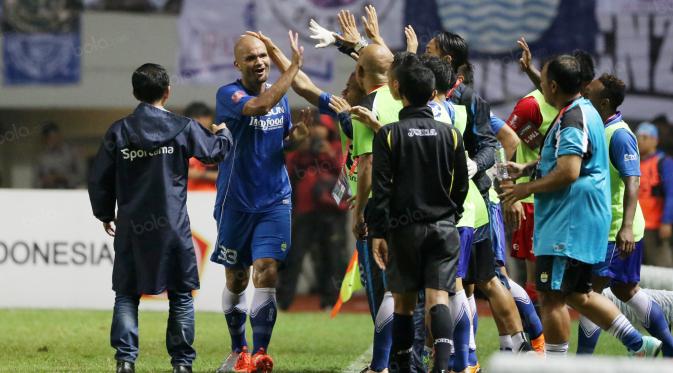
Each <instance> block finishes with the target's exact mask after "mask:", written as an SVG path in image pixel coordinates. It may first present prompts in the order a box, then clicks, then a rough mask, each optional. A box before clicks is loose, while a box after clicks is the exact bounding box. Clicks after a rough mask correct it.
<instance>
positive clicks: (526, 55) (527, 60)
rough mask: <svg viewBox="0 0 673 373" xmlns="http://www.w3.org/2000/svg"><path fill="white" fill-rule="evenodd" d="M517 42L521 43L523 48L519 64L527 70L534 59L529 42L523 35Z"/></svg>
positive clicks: (520, 45) (522, 68)
mask: <svg viewBox="0 0 673 373" xmlns="http://www.w3.org/2000/svg"><path fill="white" fill-rule="evenodd" d="M516 43H517V44H518V45H519V48H521V58H520V59H519V66H520V67H521V70H522V71H524V72H526V71H528V70H529V69H530V66H531V63H532V61H533V54H532V53H531V52H530V48H529V47H528V43H526V39H525V38H524V37H523V36H522V37H520V38H519V40H517V41H516Z"/></svg>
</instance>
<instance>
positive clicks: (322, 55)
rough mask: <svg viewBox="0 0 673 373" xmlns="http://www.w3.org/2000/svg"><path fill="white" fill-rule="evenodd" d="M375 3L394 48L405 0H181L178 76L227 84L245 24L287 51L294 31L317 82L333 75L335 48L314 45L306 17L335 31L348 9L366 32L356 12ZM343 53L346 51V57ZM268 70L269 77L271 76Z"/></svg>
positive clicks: (234, 73) (187, 80)
mask: <svg viewBox="0 0 673 373" xmlns="http://www.w3.org/2000/svg"><path fill="white" fill-rule="evenodd" d="M366 4H373V5H374V6H375V7H376V9H377V15H378V18H379V23H380V27H381V34H382V36H383V38H384V39H385V40H386V42H387V43H388V44H389V45H390V46H391V47H393V48H396V47H401V46H402V45H403V40H402V36H403V34H402V22H403V17H404V2H403V1H397V0H369V1H365V0H227V1H221V0H184V4H183V8H182V12H181V14H180V17H179V19H178V33H179V36H180V52H179V53H180V55H179V60H178V69H179V72H178V73H179V76H180V77H179V79H178V82H179V83H182V84H226V83H228V82H232V81H234V80H236V79H237V78H239V73H238V71H237V70H236V69H235V68H234V66H233V61H234V44H235V43H236V40H238V38H239V37H240V36H241V34H243V33H244V32H245V31H246V30H253V31H257V30H261V31H262V32H263V33H264V34H266V35H267V36H269V37H270V38H271V39H272V40H273V41H274V42H275V43H276V44H277V45H278V46H279V47H280V48H281V49H282V50H283V51H284V52H285V53H286V54H287V55H288V57H289V55H290V43H289V41H288V35H287V32H288V30H293V31H297V32H298V33H299V35H300V39H301V41H300V43H301V44H302V45H303V46H304V48H305V54H304V67H303V70H304V71H305V72H306V73H307V74H309V75H310V76H311V77H312V78H313V79H316V81H317V83H320V84H326V83H330V82H331V81H332V80H333V78H334V59H335V58H337V56H338V52H337V51H336V49H335V48H326V49H315V48H314V47H313V46H314V45H315V44H316V42H315V41H314V40H313V39H310V38H309V33H308V22H309V20H310V19H311V18H313V19H315V20H316V21H317V22H318V23H320V24H321V25H322V26H324V27H326V28H328V29H330V30H335V31H338V24H337V19H336V16H337V12H338V11H339V9H348V10H350V11H351V12H353V14H354V15H355V18H356V21H357V24H358V25H359V27H360V32H361V33H362V35H363V36H364V30H363V28H362V26H361V21H360V18H361V16H362V15H363V14H364V11H363V7H364V5H366ZM344 58H347V57H344ZM274 74H276V75H272V78H271V81H273V80H275V76H277V73H276V72H274Z"/></svg>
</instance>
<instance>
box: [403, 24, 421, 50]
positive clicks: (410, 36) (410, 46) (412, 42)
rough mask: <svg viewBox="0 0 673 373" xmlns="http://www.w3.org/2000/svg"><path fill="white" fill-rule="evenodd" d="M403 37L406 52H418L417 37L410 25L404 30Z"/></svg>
mask: <svg viewBox="0 0 673 373" xmlns="http://www.w3.org/2000/svg"><path fill="white" fill-rule="evenodd" d="M404 36H406V38H407V52H409V53H416V52H417V51H418V37H417V36H416V31H414V28H413V27H411V25H408V26H407V27H405V28H404Z"/></svg>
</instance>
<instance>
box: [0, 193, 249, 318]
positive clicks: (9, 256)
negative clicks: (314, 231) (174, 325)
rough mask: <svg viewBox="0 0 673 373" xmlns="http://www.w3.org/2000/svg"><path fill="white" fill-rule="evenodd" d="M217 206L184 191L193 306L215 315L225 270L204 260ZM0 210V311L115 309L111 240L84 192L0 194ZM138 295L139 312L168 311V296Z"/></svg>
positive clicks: (205, 197)
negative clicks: (195, 277)
mask: <svg viewBox="0 0 673 373" xmlns="http://www.w3.org/2000/svg"><path fill="white" fill-rule="evenodd" d="M214 201H215V193H213V192H189V197H188V203H187V208H188V211H189V217H190V220H191V226H192V234H193V239H194V249H195V252H196V257H197V261H198V265H199V274H200V278H201V289H200V290H199V291H197V292H195V306H196V309H197V310H201V311H216V312H219V311H221V303H222V288H223V286H224V284H225V280H224V278H225V277H224V267H223V266H221V265H219V264H215V263H212V262H210V260H209V258H210V254H211V253H212V250H213V244H214V241H215V239H216V234H217V229H216V227H215V220H214V219H213V204H214ZM0 206H2V211H1V212H0V227H2V228H1V229H0V284H2V286H0V308H79V309H106V310H107V309H112V305H113V304H114V292H113V291H112V263H113V260H114V246H113V239H112V237H109V236H108V235H107V234H106V233H105V232H104V231H103V224H102V223H101V222H99V221H98V220H97V219H96V218H94V217H93V215H92V213H91V205H90V204H89V196H88V194H87V192H86V190H67V191H66V190H17V189H0ZM150 223H151V222H150ZM250 283H252V281H251V282H250ZM251 286H252V285H251ZM143 298H144V299H143V300H142V301H141V308H145V309H158V310H164V309H167V308H168V301H167V300H166V297H165V295H158V296H144V297H143Z"/></svg>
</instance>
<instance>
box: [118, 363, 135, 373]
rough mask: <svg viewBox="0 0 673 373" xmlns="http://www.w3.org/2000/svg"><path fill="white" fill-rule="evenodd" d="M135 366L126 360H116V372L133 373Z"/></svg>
mask: <svg viewBox="0 0 673 373" xmlns="http://www.w3.org/2000/svg"><path fill="white" fill-rule="evenodd" d="M135 372H136V366H135V364H133V363H130V362H128V361H121V360H120V361H117V373H135Z"/></svg>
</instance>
